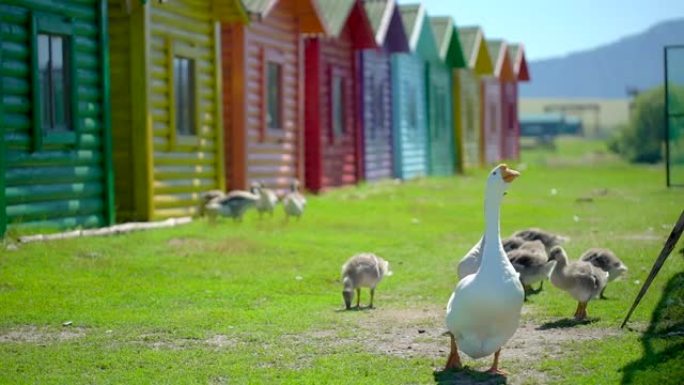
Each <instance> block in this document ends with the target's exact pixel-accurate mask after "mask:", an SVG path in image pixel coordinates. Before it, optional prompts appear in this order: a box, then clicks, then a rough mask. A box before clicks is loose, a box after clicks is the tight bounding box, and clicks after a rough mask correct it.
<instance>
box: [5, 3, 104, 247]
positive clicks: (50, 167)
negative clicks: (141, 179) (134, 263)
mask: <svg viewBox="0 0 684 385" xmlns="http://www.w3.org/2000/svg"><path fill="white" fill-rule="evenodd" d="M106 20H107V3H106V2H105V1H98V0H63V1H60V2H59V4H57V3H56V2H55V1H49V0H32V1H24V0H8V1H2V2H1V3H0V26H1V27H2V28H0V98H2V100H1V101H0V125H1V127H0V210H2V212H1V213H0V237H2V236H3V235H4V234H5V232H6V231H7V229H8V228H9V229H10V230H19V231H25V230H26V229H29V228H31V229H33V230H45V229H62V228H70V227H97V226H104V225H110V224H112V223H113V221H114V194H113V173H112V154H111V141H110V140H111V132H110V122H111V120H110V113H111V109H110V104H109V87H110V84H109V66H108V64H109V59H108V54H109V53H108V51H107V45H108V44H109V39H108V36H107V29H106V28H107V22H106ZM29 231H30V230H29Z"/></svg>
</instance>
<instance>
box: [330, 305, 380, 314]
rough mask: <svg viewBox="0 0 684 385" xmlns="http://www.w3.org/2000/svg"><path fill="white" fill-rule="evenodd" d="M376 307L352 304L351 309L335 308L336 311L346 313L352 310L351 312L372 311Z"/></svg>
mask: <svg viewBox="0 0 684 385" xmlns="http://www.w3.org/2000/svg"><path fill="white" fill-rule="evenodd" d="M375 309H376V307H375V306H373V307H370V306H359V307H356V306H352V307H351V308H349V309H346V308H341V309H336V310H335V313H346V312H351V313H353V312H356V311H372V310H375Z"/></svg>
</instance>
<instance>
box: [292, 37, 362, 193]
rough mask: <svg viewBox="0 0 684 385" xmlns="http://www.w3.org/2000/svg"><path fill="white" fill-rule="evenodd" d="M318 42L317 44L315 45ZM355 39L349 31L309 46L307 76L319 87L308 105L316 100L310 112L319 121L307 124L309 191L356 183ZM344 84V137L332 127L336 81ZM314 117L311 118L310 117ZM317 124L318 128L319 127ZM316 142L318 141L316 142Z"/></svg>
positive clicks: (314, 90)
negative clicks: (333, 92)
mask: <svg viewBox="0 0 684 385" xmlns="http://www.w3.org/2000/svg"><path fill="white" fill-rule="evenodd" d="M313 40H316V43H315V44H312V41H313ZM354 58H355V56H354V50H353V48H352V42H351V36H350V32H349V30H348V29H346V30H345V31H344V32H343V33H342V35H341V36H340V37H339V38H318V39H310V40H307V42H306V73H307V74H311V73H313V72H316V76H317V77H318V81H317V82H314V83H313V84H317V87H315V88H314V87H310V88H309V90H310V91H312V92H311V93H307V95H306V98H307V103H310V101H311V100H312V99H314V98H316V99H318V100H319V102H318V103H316V106H314V105H312V104H308V105H307V106H306V108H308V109H309V111H311V113H312V114H316V115H318V116H317V117H316V118H315V119H312V120H307V124H306V138H307V140H311V142H309V143H307V145H306V155H305V157H306V159H307V161H306V171H305V175H306V179H305V180H306V188H307V189H309V190H311V191H313V192H318V191H321V190H323V189H325V188H329V187H335V186H342V185H347V184H353V183H356V180H357V179H356V175H357V169H356V166H357V164H356V133H355V130H356V124H357V119H358V118H359V115H357V113H356V108H355V105H354V104H355V103H356V100H357V95H356V88H355V83H356V79H355V76H356V68H355V65H354ZM333 74H334V76H339V77H341V78H342V79H343V80H342V81H343V91H342V96H343V100H344V101H343V103H342V105H343V107H344V111H343V115H344V119H343V122H344V129H343V132H342V133H341V135H335V134H334V133H333V124H332V92H331V88H332V81H333V80H332V78H333ZM309 116H311V115H309ZM315 122H317V124H316V123H315ZM314 138H315V139H314Z"/></svg>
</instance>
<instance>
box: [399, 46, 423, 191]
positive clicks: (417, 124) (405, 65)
mask: <svg viewBox="0 0 684 385" xmlns="http://www.w3.org/2000/svg"><path fill="white" fill-rule="evenodd" d="M424 73H425V63H424V62H423V60H422V59H420V58H419V57H418V56H416V55H413V54H407V53H399V54H394V55H392V135H393V148H394V176H395V177H396V178H400V179H412V178H416V177H420V176H425V175H427V174H428V163H427V119H426V117H427V115H426V105H425V102H426V96H425V78H424V76H416V74H424ZM410 115H413V116H410Z"/></svg>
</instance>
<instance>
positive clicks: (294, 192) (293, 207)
mask: <svg viewBox="0 0 684 385" xmlns="http://www.w3.org/2000/svg"><path fill="white" fill-rule="evenodd" d="M304 207H306V198H305V197H304V195H302V194H301V193H300V192H299V181H298V180H297V179H293V180H292V183H291V184H290V191H289V192H288V193H287V194H285V196H284V197H283V208H284V209H285V219H286V220H288V219H290V217H291V216H294V217H297V220H299V218H300V217H301V216H302V214H303V213H304Z"/></svg>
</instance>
